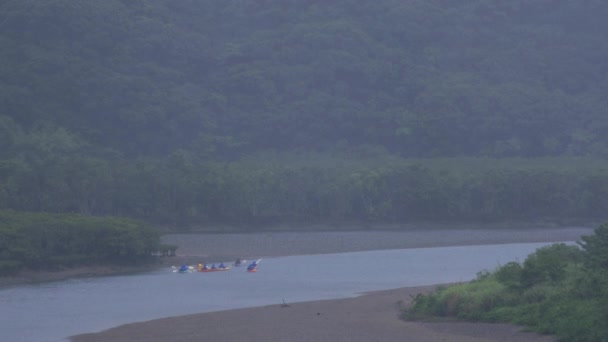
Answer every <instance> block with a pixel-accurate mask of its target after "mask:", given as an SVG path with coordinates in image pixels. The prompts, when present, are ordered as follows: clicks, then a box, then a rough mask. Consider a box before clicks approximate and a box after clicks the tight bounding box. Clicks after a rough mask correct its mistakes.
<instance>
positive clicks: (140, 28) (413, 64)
mask: <svg viewBox="0 0 608 342" xmlns="http://www.w3.org/2000/svg"><path fill="white" fill-rule="evenodd" d="M437 9H441V10H437ZM0 10H1V11H2V13H3V14H4V15H3V20H2V23H0V25H1V30H0V44H1V46H3V47H4V49H2V51H1V52H0V60H2V65H3V68H2V69H0V103H2V104H3V106H2V113H0V115H4V116H8V117H11V118H12V119H13V120H14V121H15V122H16V123H17V124H18V125H19V126H21V127H23V128H25V129H26V130H30V129H31V128H33V127H36V125H38V124H40V123H41V122H46V123H52V124H54V125H57V126H60V127H62V128H64V129H66V130H67V131H68V132H72V133H73V134H78V135H79V136H80V137H81V138H82V139H83V140H84V141H86V142H88V143H91V144H93V145H94V146H95V147H97V148H102V149H104V148H110V149H114V150H116V151H118V152H119V153H124V154H128V155H145V156H159V155H161V156H162V155H168V154H170V153H172V152H174V151H176V150H178V149H186V150H190V151H192V152H193V153H195V154H201V155H206V156H211V157H217V158H225V157H227V156H229V157H239V156H245V155H248V154H250V153H252V152H257V151H261V150H265V151H268V150H276V151H282V152H293V151H297V150H306V151H332V150H333V149H342V150H347V151H355V150H358V149H360V148H362V149H364V150H365V149H367V150H368V151H369V150H371V151H378V150H384V151H389V152H390V153H394V154H397V155H400V156H403V157H409V158H411V157H438V156H443V157H453V156H493V157H513V156H520V157H538V156H557V155H566V154H567V155H578V156H585V155H596V156H605V155H606V154H607V153H608V147H607V144H608V141H607V140H606V137H605V135H604V134H602V133H603V131H604V129H605V127H606V125H607V124H608V121H607V119H606V116H605V115H604V113H605V112H606V109H607V104H606V102H605V101H604V98H603V96H602V94H604V93H605V90H606V83H605V79H606V72H607V71H606V70H608V68H606V65H607V64H606V63H607V62H606V59H605V58H602V56H603V55H604V54H605V52H606V51H607V50H608V43H607V42H606V40H605V39H604V32H605V31H606V30H607V29H608V26H607V24H606V23H605V20H604V17H605V15H606V13H607V12H608V5H606V4H605V3H604V2H599V1H598V2H593V4H587V3H577V2H566V1H564V2H556V3H555V4H552V5H551V6H545V7H543V8H542V10H539V5H538V4H535V3H530V2H529V1H524V0H517V1H509V3H508V4H502V3H491V4H489V3H487V2H486V1H481V0H472V1H466V2H447V3H446V2H445V1H441V0H428V1H424V2H408V3H403V2H400V1H395V0H380V1H375V2H374V3H373V4H371V5H370V4H365V3H362V2H360V1H355V0H338V1H331V2H329V1H325V2H320V1H314V2H302V3H295V2H290V3H289V4H287V3H285V2H283V1H278V0H271V1H264V2H262V3H244V2H243V1H239V0H225V1H221V2H218V1H213V0H202V1H180V2H179V3H177V2H175V1H166V0H150V1H145V2H140V1H136V2H130V1H124V0H107V1H103V3H95V2H87V3H74V2H71V1H66V0H53V1H45V2H40V1H37V0H7V1H3V3H2V4H1V5H0ZM488 23H491V25H489V24H488ZM455 47H457V48H455ZM2 125H3V124H0V126H2ZM0 130H2V129H1V128H0ZM0 136H2V135H0Z"/></svg>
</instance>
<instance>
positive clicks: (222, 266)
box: [217, 263, 226, 269]
mask: <svg viewBox="0 0 608 342" xmlns="http://www.w3.org/2000/svg"><path fill="white" fill-rule="evenodd" d="M217 268H222V269H223V268H226V266H224V263H221V264H220V265H219V266H218V267H217Z"/></svg>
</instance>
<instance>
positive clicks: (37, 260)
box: [0, 210, 161, 276]
mask: <svg viewBox="0 0 608 342" xmlns="http://www.w3.org/2000/svg"><path fill="white" fill-rule="evenodd" d="M160 248H161V247H160V235H159V232H158V231H157V230H156V229H155V228H152V227H151V226H149V225H147V224H144V223H141V222H137V221H134V220H130V219H123V218H99V217H84V216H80V215H67V214H44V213H28V212H16V211H11V210H3V211H0V276H1V275H7V274H12V273H15V272H18V271H19V270H21V269H24V268H27V269H30V270H56V269H58V268H62V267H73V266H83V265H104V264H134V263H141V262H147V261H150V259H151V258H150V257H151V255H152V254H153V253H155V252H157V251H158V250H159V249H160Z"/></svg>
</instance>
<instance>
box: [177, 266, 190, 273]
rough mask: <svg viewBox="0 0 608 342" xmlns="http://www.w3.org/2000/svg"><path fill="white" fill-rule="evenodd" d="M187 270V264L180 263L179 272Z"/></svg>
mask: <svg viewBox="0 0 608 342" xmlns="http://www.w3.org/2000/svg"><path fill="white" fill-rule="evenodd" d="M186 271H188V265H181V266H180V267H179V272H186Z"/></svg>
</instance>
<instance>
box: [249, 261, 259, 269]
mask: <svg viewBox="0 0 608 342" xmlns="http://www.w3.org/2000/svg"><path fill="white" fill-rule="evenodd" d="M256 267H258V264H256V262H255V261H254V262H252V263H251V264H250V265H249V266H247V271H252V270H254V269H255V268H256Z"/></svg>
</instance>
